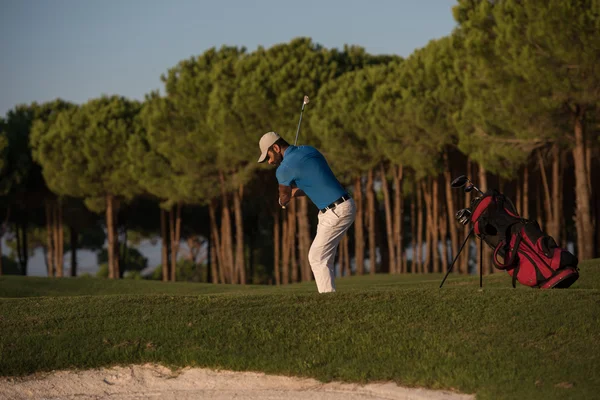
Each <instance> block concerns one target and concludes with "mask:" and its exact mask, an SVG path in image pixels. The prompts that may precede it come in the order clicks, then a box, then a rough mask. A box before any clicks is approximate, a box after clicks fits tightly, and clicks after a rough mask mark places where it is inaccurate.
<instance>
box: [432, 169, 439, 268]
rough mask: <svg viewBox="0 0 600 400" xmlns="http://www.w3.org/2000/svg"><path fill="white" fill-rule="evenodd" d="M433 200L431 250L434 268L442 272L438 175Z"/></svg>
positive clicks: (435, 179) (435, 180) (434, 184)
mask: <svg viewBox="0 0 600 400" xmlns="http://www.w3.org/2000/svg"><path fill="white" fill-rule="evenodd" d="M432 186H433V187H432V191H433V201H432V204H431V207H432V211H433V215H432V218H431V219H432V221H431V222H432V226H431V230H432V238H433V243H432V247H431V252H432V255H433V270H434V271H435V272H441V268H440V254H439V244H440V226H439V222H440V212H439V207H440V206H439V181H438V178H437V177H434V178H433V185H432Z"/></svg>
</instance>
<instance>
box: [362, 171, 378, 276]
mask: <svg viewBox="0 0 600 400" xmlns="http://www.w3.org/2000/svg"><path fill="white" fill-rule="evenodd" d="M373 175H374V174H373V169H372V168H371V169H369V172H368V174H367V187H366V188H365V192H366V195H367V229H368V230H369V273H370V274H371V275H374V274H375V272H376V271H377V249H376V243H375V235H376V231H375V191H374V190H373V184H374V183H373V180H374V177H373Z"/></svg>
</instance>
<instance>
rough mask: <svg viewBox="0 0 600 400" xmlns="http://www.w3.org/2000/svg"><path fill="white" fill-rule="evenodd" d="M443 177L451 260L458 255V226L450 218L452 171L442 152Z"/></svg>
mask: <svg viewBox="0 0 600 400" xmlns="http://www.w3.org/2000/svg"><path fill="white" fill-rule="evenodd" d="M444 165H445V169H444V177H445V178H446V180H445V182H444V186H445V188H446V207H447V209H448V223H449V224H448V230H449V232H450V241H451V249H452V256H451V257H452V258H454V257H456V254H457V253H458V226H457V224H456V221H455V220H454V218H452V216H453V215H454V214H455V213H456V211H458V210H456V209H455V208H454V197H453V195H452V187H451V186H450V183H451V182H452V171H451V170H450V162H449V161H448V153H446V152H444ZM457 267H458V272H461V268H460V267H461V266H460V264H459V265H457Z"/></svg>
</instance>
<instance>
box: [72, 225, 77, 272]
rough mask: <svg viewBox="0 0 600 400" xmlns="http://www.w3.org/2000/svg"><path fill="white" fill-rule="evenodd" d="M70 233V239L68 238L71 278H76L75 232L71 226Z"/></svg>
mask: <svg viewBox="0 0 600 400" xmlns="http://www.w3.org/2000/svg"><path fill="white" fill-rule="evenodd" d="M70 232H71V235H70V236H71V238H70V242H71V243H70V245H71V276H72V277H76V276H77V246H78V243H77V236H78V234H77V230H76V229H75V228H74V227H73V226H71V227H70Z"/></svg>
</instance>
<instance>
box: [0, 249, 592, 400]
mask: <svg viewBox="0 0 600 400" xmlns="http://www.w3.org/2000/svg"><path fill="white" fill-rule="evenodd" d="M441 278H442V276H441V275H421V276H418V275H417V276H412V275H411V276H405V277H403V276H400V277H397V276H383V275H382V276H375V277H351V278H344V279H339V280H338V292H337V293H335V294H327V295H319V294H317V293H315V287H314V283H313V284H311V283H307V284H300V285H291V286H287V287H257V286H249V287H239V286H226V285H199V284H185V283H179V284H163V283H160V282H144V281H109V280H100V279H47V278H37V279H36V278H21V277H3V278H1V279H0V296H2V297H4V298H2V299H0V375H4V376H7V375H8V376H13V375H23V374H28V373H33V372H37V371H50V370H53V369H65V368H91V367H100V366H109V365H119V364H120V365H123V364H128V363H143V362H159V363H162V364H165V365H169V366H173V367H177V366H203V367H212V368H224V369H233V370H255V371H264V372H267V373H273V374H287V375H297V376H306V377H314V378H317V379H321V380H323V381H328V380H342V381H352V382H372V381H383V380H386V381H387V380H391V381H395V382H397V383H398V384H401V385H405V386H423V387H429V388H445V389H449V388H453V389H456V390H459V391H461V392H465V393H477V395H478V397H479V398H483V399H523V398H527V399H559V398H568V399H575V398H593V397H594V396H595V395H596V393H597V392H598V391H600V376H599V374H598V373H597V370H598V368H597V366H598V365H599V363H600V345H599V343H600V290H599V288H600V261H598V260H594V261H590V262H585V263H582V264H581V277H580V279H579V281H578V282H577V283H576V284H575V285H573V287H572V288H570V289H567V290H553V291H540V290H534V289H530V288H526V287H522V286H518V289H517V290H515V289H513V288H512V287H511V283H510V278H509V277H508V276H507V275H506V274H497V275H495V276H486V277H484V287H483V290H480V289H479V278H478V277H466V278H452V279H449V280H448V281H447V282H446V283H445V285H444V287H443V288H442V289H439V288H438V287H439V284H440V282H441ZM83 294H85V295H83Z"/></svg>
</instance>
